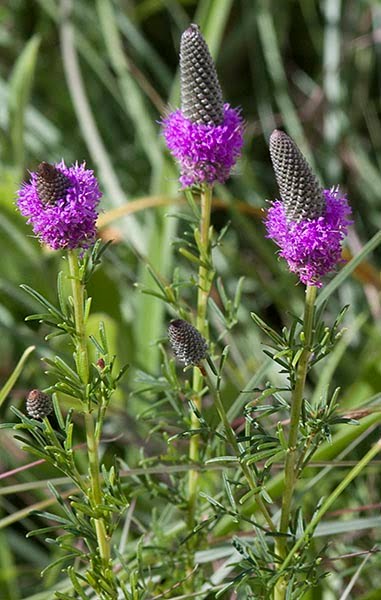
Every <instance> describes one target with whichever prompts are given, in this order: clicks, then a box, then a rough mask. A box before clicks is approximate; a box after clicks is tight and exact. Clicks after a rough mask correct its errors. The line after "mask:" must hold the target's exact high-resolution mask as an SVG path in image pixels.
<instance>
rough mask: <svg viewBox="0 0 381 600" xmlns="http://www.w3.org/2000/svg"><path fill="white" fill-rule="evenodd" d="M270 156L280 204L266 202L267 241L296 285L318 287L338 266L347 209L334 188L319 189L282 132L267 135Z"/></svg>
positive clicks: (343, 198) (298, 152)
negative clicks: (275, 247)
mask: <svg viewBox="0 0 381 600" xmlns="http://www.w3.org/2000/svg"><path fill="white" fill-rule="evenodd" d="M270 154H271V158H272V162H273V167H274V171H275V175H276V179H277V182H278V186H279V189H280V193H281V198H282V201H280V200H277V201H275V202H272V203H271V207H270V209H269V211H268V213H267V218H266V221H265V225H266V229H267V237H269V238H271V239H272V240H273V241H274V242H275V243H276V244H277V245H278V246H279V248H280V256H281V257H282V258H284V259H286V261H287V262H288V266H289V268H290V271H292V272H293V273H296V274H297V275H298V277H299V279H300V281H301V282H302V283H304V284H306V285H314V286H316V287H321V286H322V283H321V278H322V277H323V276H324V275H326V274H327V273H329V272H330V271H332V270H334V269H335V267H336V266H337V265H338V264H339V263H340V262H341V244H342V241H343V240H344V238H345V236H346V235H347V230H348V226H349V225H351V223H352V221H351V220H350V219H349V216H350V214H351V209H350V207H349V205H348V202H347V199H346V196H345V195H344V194H342V193H340V190H339V188H338V187H337V188H332V189H331V190H323V189H322V188H321V187H320V185H319V183H318V181H317V179H316V178H315V175H314V174H313V172H312V171H311V168H310V166H309V165H308V163H307V161H306V160H305V158H304V157H303V155H302V154H301V152H300V150H299V149H298V148H297V146H296V145H295V143H294V142H293V140H292V139H291V138H289V137H288V136H287V135H286V134H285V133H284V132H282V131H274V132H273V134H272V136H271V138H270Z"/></svg>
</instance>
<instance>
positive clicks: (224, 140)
mask: <svg viewBox="0 0 381 600" xmlns="http://www.w3.org/2000/svg"><path fill="white" fill-rule="evenodd" d="M180 87H181V110H180V109H178V110H175V111H174V112H172V113H171V114H169V115H168V116H167V117H166V118H165V119H164V120H163V123H162V125H163V134H164V138H165V141H166V143H167V146H168V148H169V150H170V151H171V153H172V155H173V156H174V158H175V159H176V160H177V162H178V163H179V166H180V171H181V175H180V183H181V184H182V186H183V187H190V186H192V185H201V184H204V183H206V184H209V185H213V184H214V183H216V182H219V183H224V182H225V181H226V180H227V179H228V177H229V176H230V172H231V169H232V168H233V166H234V164H235V163H236V161H237V159H238V157H239V155H240V153H241V148H242V144H243V129H244V124H243V119H242V117H241V114H240V111H239V110H237V109H234V108H231V107H230V106H229V104H224V102H223V97H222V91H221V87H220V84H219V81H218V78H217V73H216V69H215V66H214V63H213V59H212V57H211V55H210V52H209V49H208V46H207V44H206V42H205V40H204V38H203V37H202V35H201V33H200V30H199V28H198V26H197V25H191V26H190V27H188V29H186V30H185V31H184V33H183V35H182V37H181V46H180Z"/></svg>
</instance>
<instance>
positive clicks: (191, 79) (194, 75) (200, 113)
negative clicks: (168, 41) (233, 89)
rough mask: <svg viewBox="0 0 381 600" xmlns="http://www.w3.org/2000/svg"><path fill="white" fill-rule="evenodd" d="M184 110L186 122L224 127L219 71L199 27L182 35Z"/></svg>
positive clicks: (181, 63) (189, 28)
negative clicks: (222, 125) (222, 124)
mask: <svg viewBox="0 0 381 600" xmlns="http://www.w3.org/2000/svg"><path fill="white" fill-rule="evenodd" d="M180 80H181V110H182V113H183V115H184V117H185V118H186V119H188V120H189V121H191V123H197V124H199V125H221V123H222V122H223V120H224V101H223V97H222V90H221V87H220V83H219V81H218V77H217V72H216V68H215V66H214V62H213V59H212V57H211V55H210V52H209V48H208V46H207V44H206V41H205V40H204V38H203V37H202V35H201V32H200V29H199V27H198V26H197V25H191V26H190V27H188V29H186V30H185V31H184V33H183V35H182V36H181V45H180Z"/></svg>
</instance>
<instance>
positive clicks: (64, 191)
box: [17, 161, 101, 250]
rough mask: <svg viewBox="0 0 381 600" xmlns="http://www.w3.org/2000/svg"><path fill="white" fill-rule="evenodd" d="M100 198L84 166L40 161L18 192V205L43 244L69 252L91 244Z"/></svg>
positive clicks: (90, 174) (96, 184)
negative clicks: (66, 249) (65, 249)
mask: <svg viewBox="0 0 381 600" xmlns="http://www.w3.org/2000/svg"><path fill="white" fill-rule="evenodd" d="M100 197H101V192H100V190H99V186H98V182H97V180H96V178H95V176H94V174H93V171H90V170H89V169H86V168H85V165H84V164H83V165H78V164H77V163H76V164H75V165H72V166H71V167H67V166H66V165H65V163H64V161H62V162H60V163H58V164H55V165H50V164H49V163H46V162H42V163H41V164H40V165H39V166H38V167H37V170H36V171H35V172H34V173H31V177H30V181H29V183H24V184H23V185H22V186H21V188H20V190H19V191H18V198H17V206H18V208H19V210H20V212H21V214H22V215H24V217H28V223H30V224H31V225H32V226H33V231H34V233H35V235H36V236H37V237H38V238H39V239H40V241H41V242H42V243H43V244H46V245H47V246H49V247H50V248H51V249H52V250H58V249H60V248H68V249H70V250H71V249H74V248H88V247H89V246H91V244H92V243H93V242H94V240H95V238H96V226H95V223H96V220H97V217H98V212H97V206H98V203H99V200H100Z"/></svg>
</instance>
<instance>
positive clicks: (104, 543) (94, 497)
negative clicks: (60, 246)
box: [68, 250, 110, 566]
mask: <svg viewBox="0 0 381 600" xmlns="http://www.w3.org/2000/svg"><path fill="white" fill-rule="evenodd" d="M68 263H69V271H70V279H71V286H72V293H73V308H74V320H75V329H76V339H75V345H76V347H75V360H76V364H77V371H78V375H79V377H80V378H81V381H82V383H83V385H84V386H87V384H88V382H89V364H90V363H89V354H88V349H87V335H86V323H85V313H84V310H85V287H84V284H83V281H82V278H81V274H80V269H79V262H78V256H77V254H76V252H75V251H73V250H71V251H69V252H68ZM85 426H86V443H87V454H88V460H89V474H90V493H89V497H90V502H91V504H92V506H93V508H94V509H97V507H98V506H99V505H101V504H102V488H101V480H100V473H99V459H98V444H99V440H98V439H97V438H96V437H95V425H94V418H93V415H92V407H91V405H90V404H89V402H88V399H87V398H86V410H85ZM94 525H95V531H96V536H97V541H98V546H99V554H100V556H101V558H102V559H103V562H104V564H105V566H106V564H108V562H109V560H110V544H109V539H108V536H107V532H106V526H105V523H104V520H103V518H102V517H100V518H98V519H94Z"/></svg>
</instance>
